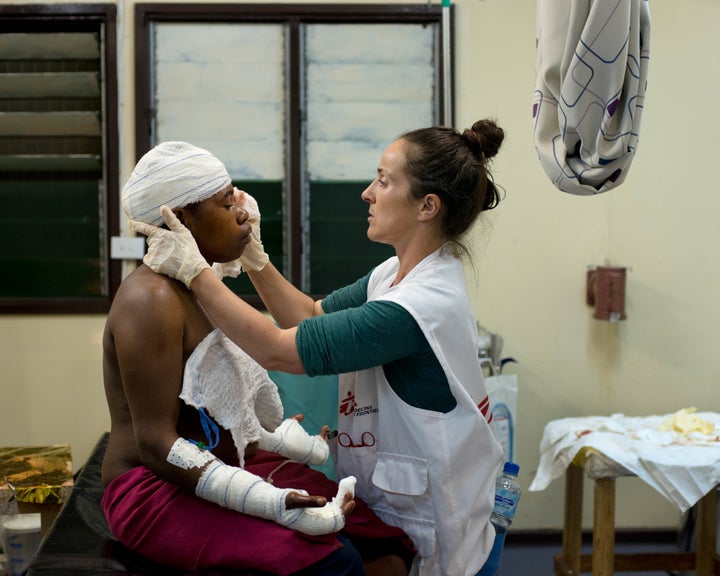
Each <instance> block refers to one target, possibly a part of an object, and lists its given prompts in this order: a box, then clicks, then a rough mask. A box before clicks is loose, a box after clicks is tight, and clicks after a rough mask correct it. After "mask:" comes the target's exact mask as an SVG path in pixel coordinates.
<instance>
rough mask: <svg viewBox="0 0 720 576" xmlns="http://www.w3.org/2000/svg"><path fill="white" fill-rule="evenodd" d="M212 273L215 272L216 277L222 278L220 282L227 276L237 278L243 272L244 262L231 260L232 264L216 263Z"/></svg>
mask: <svg viewBox="0 0 720 576" xmlns="http://www.w3.org/2000/svg"><path fill="white" fill-rule="evenodd" d="M212 271H213V272H215V276H217V277H218V278H220V280H222V279H223V278H225V277H226V276H229V277H230V278H237V277H238V276H240V273H241V272H242V262H240V258H238V259H237V260H231V261H230V262H215V264H213V265H212Z"/></svg>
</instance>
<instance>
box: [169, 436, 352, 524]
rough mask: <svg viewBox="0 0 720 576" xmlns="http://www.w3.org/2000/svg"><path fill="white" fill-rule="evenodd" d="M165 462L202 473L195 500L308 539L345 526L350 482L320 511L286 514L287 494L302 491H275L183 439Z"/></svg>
mask: <svg viewBox="0 0 720 576" xmlns="http://www.w3.org/2000/svg"><path fill="white" fill-rule="evenodd" d="M167 460H168V462H169V463H171V464H174V465H175V466H179V467H180V468H183V469H185V470H189V469H191V468H198V469H201V470H202V472H201V474H200V479H199V480H198V483H197V486H196V488H195V494H196V495H197V496H198V497H200V498H203V499H204V500H208V501H210V502H214V503H215V504H218V505H220V506H223V507H225V508H229V509H231V510H236V511H238V512H241V513H243V514H248V515H249V516H256V517H258V518H264V519H266V520H272V521H273V522H277V523H278V524H280V525H281V526H285V527H287V528H291V529H293V530H297V531H298V532H302V533H304V534H309V535H311V536H317V535H320V534H330V533H332V532H337V531H339V530H341V529H342V528H343V527H344V526H345V517H344V516H343V514H342V510H341V506H342V503H343V500H344V498H345V494H347V493H354V485H355V483H354V479H353V481H352V482H351V483H350V484H348V483H347V482H345V485H343V483H342V482H341V485H340V489H339V490H338V494H337V496H336V497H335V498H333V500H332V501H331V502H328V503H326V504H325V506H323V507H321V508H295V509H292V510H288V509H287V507H286V506H285V501H286V498H287V495H288V493H289V492H298V493H300V494H305V495H307V492H306V491H305V490H293V489H292V488H276V487H275V486H273V485H272V484H269V483H268V482H265V480H263V479H262V478H260V477H259V476H256V475H255V474H252V473H251V472H248V471H247V470H245V469H243V468H239V467H237V466H229V465H228V464H225V463H224V462H222V461H221V460H219V459H218V458H216V457H215V456H214V455H213V454H212V453H211V452H208V451H205V450H201V449H200V448H199V447H198V446H196V445H195V444H193V443H191V442H188V441H187V440H185V439H184V438H178V439H177V440H176V441H175V443H174V444H173V446H172V448H171V449H170V452H169V453H168V457H167ZM345 480H347V479H345ZM341 492H342V493H341Z"/></svg>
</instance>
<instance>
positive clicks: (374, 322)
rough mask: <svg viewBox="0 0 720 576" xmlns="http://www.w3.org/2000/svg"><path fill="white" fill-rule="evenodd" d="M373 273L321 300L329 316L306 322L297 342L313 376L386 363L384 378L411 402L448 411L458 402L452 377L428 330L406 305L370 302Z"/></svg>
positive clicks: (298, 333)
mask: <svg viewBox="0 0 720 576" xmlns="http://www.w3.org/2000/svg"><path fill="white" fill-rule="evenodd" d="M369 280H370V274H368V275H366V276H364V277H362V278H360V280H358V281H357V282H355V283H354V284H351V285H349V286H346V287H345V288H341V289H339V290H336V291H335V292H333V293H331V294H329V295H328V296H327V297H326V298H324V299H323V301H322V307H323V311H324V312H325V314H323V315H321V316H315V317H313V318H308V319H307V320H303V321H302V322H301V323H300V324H299V326H298V331H297V336H296V343H297V348H298V352H299V354H300V359H301V360H302V363H303V366H304V367H305V372H306V373H307V374H308V376H318V375H321V374H342V373H345V372H354V371H357V370H364V369H366V368H371V367H373V366H380V365H382V367H383V371H384V373H385V378H386V379H387V381H388V383H389V384H390V386H391V387H392V389H393V390H394V391H395V393H396V394H397V395H398V396H399V397H400V398H402V400H403V401H404V402H406V403H408V404H410V405H411V406H415V407H417V408H423V409H426V410H434V411H437V412H449V411H450V410H452V409H453V408H454V407H455V405H456V400H455V397H454V396H453V395H452V392H451V391H450V385H449V384H448V380H447V376H446V375H445V372H444V370H443V369H442V367H441V366H440V363H439V362H438V360H437V357H436V356H435V354H434V352H433V351H432V348H431V347H430V344H429V343H428V341H427V338H425V334H424V333H423V331H422V330H421V329H420V326H418V324H417V322H416V321H415V319H414V318H413V316H412V315H411V314H410V313H409V312H408V311H407V310H406V309H405V308H403V307H402V306H400V305H399V304H396V303H394V302H388V301H383V300H374V301H371V302H368V301H367V287H368V282H369Z"/></svg>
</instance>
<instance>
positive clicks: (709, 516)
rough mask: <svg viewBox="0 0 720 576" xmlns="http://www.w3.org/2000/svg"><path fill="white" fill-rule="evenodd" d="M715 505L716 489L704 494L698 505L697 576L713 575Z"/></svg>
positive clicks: (716, 498) (715, 530) (716, 501)
mask: <svg viewBox="0 0 720 576" xmlns="http://www.w3.org/2000/svg"><path fill="white" fill-rule="evenodd" d="M717 505H718V493H717V489H716V488H713V489H712V490H710V492H708V493H707V494H705V496H703V497H702V499H701V500H700V502H699V504H698V516H697V544H696V546H695V574H696V575H697V576H712V574H714V568H715V541H716V538H717V523H716V516H717Z"/></svg>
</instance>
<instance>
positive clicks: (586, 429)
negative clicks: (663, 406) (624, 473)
mask: <svg viewBox="0 0 720 576" xmlns="http://www.w3.org/2000/svg"><path fill="white" fill-rule="evenodd" d="M672 416H673V415H672V414H669V415H665V416H647V417H626V416H625V415H623V414H614V415H612V416H607V417H603V416H588V417H582V418H564V419H560V420H553V421H551V422H549V423H548V424H547V425H546V426H545V431H544V433H543V437H542V441H541V443H540V464H539V466H538V470H537V473H536V474H535V478H534V479H533V481H532V483H531V484H530V487H529V490H530V491H531V492H535V491H540V490H544V489H545V488H547V486H548V485H549V484H550V482H552V480H554V479H555V478H558V477H560V476H562V475H563V474H564V473H565V470H566V468H567V467H568V466H569V465H570V463H571V462H572V461H573V459H574V458H575V456H576V455H577V454H578V452H579V451H580V450H581V449H583V448H585V447H591V448H594V449H596V450H598V451H600V452H602V453H603V454H604V455H605V456H607V457H608V458H610V459H611V460H613V461H615V462H617V463H618V464H619V465H621V466H622V467H624V468H626V469H627V470H628V471H630V472H632V473H633V474H635V475H636V476H638V477H639V478H642V479H643V480H644V481H645V482H647V483H648V484H649V485H650V486H652V487H653V488H655V489H656V490H657V491H658V492H660V493H661V494H662V495H663V496H665V497H666V498H668V499H669V500H670V501H671V502H673V503H674V504H676V505H677V507H678V508H679V509H680V511H681V512H685V511H686V510H687V509H688V508H690V507H691V506H693V505H694V504H695V503H696V502H697V501H698V500H700V499H701V498H702V497H703V496H704V495H705V494H707V493H708V492H709V491H710V490H712V489H713V488H714V487H715V486H716V485H717V484H720V414H715V413H712V412H698V413H696V414H695V416H697V417H699V418H701V419H703V420H706V421H708V422H710V423H712V424H713V425H714V430H713V431H712V433H710V434H703V433H700V432H692V433H690V434H687V435H686V434H682V433H679V432H676V431H672V430H671V431H662V430H661V429H660V428H661V424H662V423H663V422H665V421H666V420H667V419H668V418H671V417H672Z"/></svg>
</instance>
